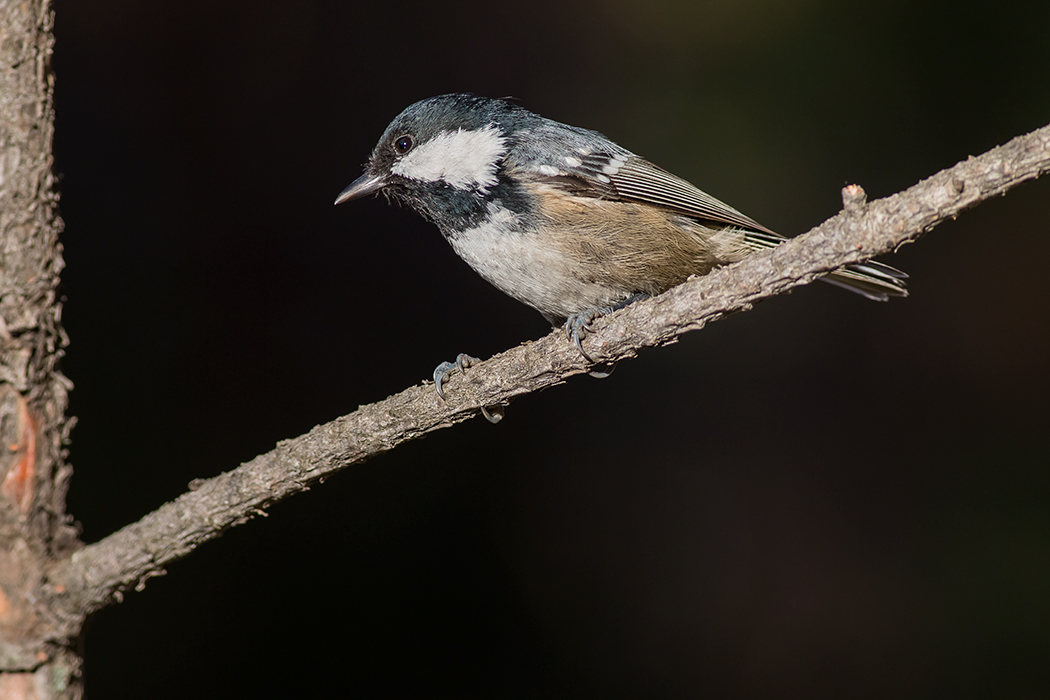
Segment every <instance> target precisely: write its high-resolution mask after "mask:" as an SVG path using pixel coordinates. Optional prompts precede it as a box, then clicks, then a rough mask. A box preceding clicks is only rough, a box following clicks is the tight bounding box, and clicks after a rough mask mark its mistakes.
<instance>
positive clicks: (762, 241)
mask: <svg viewBox="0 0 1050 700" xmlns="http://www.w3.org/2000/svg"><path fill="white" fill-rule="evenodd" d="M785 240H787V239H785V238H784V237H783V236H780V235H778V234H775V233H759V232H757V231H748V232H747V233H746V236H745V239H744V242H745V243H746V244H747V246H748V247H749V248H750V249H751V250H752V251H753V252H757V251H759V250H767V249H769V248H775V247H776V246H778V245H780V244H781V243H783V242H784V241H785ZM907 278H908V275H906V274H905V273H903V272H901V271H900V270H898V269H897V268H895V267H890V266H889V265H884V264H882V263H880V262H875V261H874V260H869V261H868V262H864V263H857V264H856V265H847V266H846V267H844V268H842V269H841V270H835V271H834V272H830V273H828V275H827V277H821V278H820V279H821V281H822V282H828V283H830V284H833V285H835V286H836V287H842V288H843V289H848V290H849V291H851V292H855V293H856V294H860V295H861V296H864V297H867V298H868V299H871V300H873V301H887V300H888V299H889V298H890V297H906V296H908V287H907V285H906V284H905V282H904V280H906V279H907Z"/></svg>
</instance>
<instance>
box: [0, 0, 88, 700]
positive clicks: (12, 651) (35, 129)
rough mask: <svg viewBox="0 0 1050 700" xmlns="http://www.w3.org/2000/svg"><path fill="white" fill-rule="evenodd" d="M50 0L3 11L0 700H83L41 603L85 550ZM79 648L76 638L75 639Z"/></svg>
mask: <svg viewBox="0 0 1050 700" xmlns="http://www.w3.org/2000/svg"><path fill="white" fill-rule="evenodd" d="M52 21H53V14H52V11H51V7H50V2H49V1H48V0H29V1H28V2H22V3H6V4H5V5H4V6H3V7H2V8H0V63H2V70H0V240H2V247H0V434H2V435H0V438H2V441H3V442H2V444H0V697H3V698H5V699H6V698H11V699H12V700H13V699H15V698H70V697H77V696H79V692H80V691H79V683H78V678H79V669H80V658H79V656H78V654H77V653H75V651H72V650H70V648H69V647H68V641H67V640H62V641H61V642H59V643H55V641H54V639H55V636H54V634H53V630H54V626H53V624H52V621H51V619H50V614H49V611H48V609H47V606H46V601H44V600H41V599H39V598H36V597H35V596H34V593H35V592H37V591H38V590H39V589H40V586H41V581H42V580H43V578H44V576H45V574H46V569H47V566H48V564H49V562H53V561H56V560H63V559H66V558H68V556H69V553H70V551H71V550H72V549H74V548H75V547H76V546H77V537H76V532H75V530H74V529H73V528H72V527H70V526H69V524H68V520H67V518H66V515H65V494H66V487H67V485H68V481H69V477H70V473H71V470H70V468H69V466H68V465H67V464H66V463H65V461H64V456H65V454H64V447H63V445H64V443H65V441H66V439H67V437H68V434H69V430H70V427H71V425H72V421H71V420H69V419H68V418H66V415H65V411H66V403H67V401H66V392H67V390H68V389H69V382H68V381H67V380H66V378H65V377H63V376H62V374H61V372H59V370H58V369H57V366H56V365H57V362H58V360H59V358H61V356H62V348H63V347H64V346H65V344H66V338H65V336H64V334H63V332H62V328H61V325H60V321H61V316H62V305H61V303H60V301H59V300H58V298H57V292H56V287H57V284H58V274H59V271H60V270H61V269H62V248H61V245H60V244H59V243H58V233H59V231H60V229H61V221H60V220H59V219H58V217H57V216H56V213H55V195H54V193H53V190H52V184H53V182H52V173H51V166H52V160H51V139H52V135H53V131H54V129H53V118H52V90H53V79H52V76H51V72H50V57H51V50H52V46H53V42H54V39H53V36H52V33H51V26H52ZM74 637H75V635H74Z"/></svg>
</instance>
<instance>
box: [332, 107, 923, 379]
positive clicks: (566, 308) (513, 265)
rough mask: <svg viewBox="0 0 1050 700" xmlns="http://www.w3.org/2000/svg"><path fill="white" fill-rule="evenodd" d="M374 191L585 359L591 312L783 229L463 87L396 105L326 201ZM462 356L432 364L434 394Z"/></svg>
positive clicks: (848, 273)
mask: <svg viewBox="0 0 1050 700" xmlns="http://www.w3.org/2000/svg"><path fill="white" fill-rule="evenodd" d="M377 192H382V193H384V194H385V195H386V196H387V198H388V199H392V200H395V201H397V202H399V203H403V204H406V205H408V206H409V207H411V208H412V209H414V210H416V211H417V212H418V213H419V214H421V215H422V216H423V217H424V218H425V219H427V220H429V221H431V222H433V223H434V224H436V225H437V228H438V230H439V231H440V232H441V234H442V235H443V236H444V238H445V240H447V241H448V242H449V243H450V244H451V246H452V249H453V250H454V251H455V252H456V253H457V254H458V255H459V256H460V257H461V258H462V259H463V260H464V261H466V263H467V264H468V265H469V266H470V267H471V268H473V269H474V271H475V272H477V273H478V274H479V275H481V277H482V278H484V279H485V280H486V281H488V282H489V283H491V284H492V285H493V286H495V287H496V288H497V289H499V290H501V291H503V292H504V293H506V294H507V295H508V296H510V297H512V298H514V299H517V300H518V301H520V302H522V303H524V304H527V305H528V306H531V307H532V308H534V309H536V310H537V311H539V312H540V314H542V315H543V317H544V318H545V319H546V320H547V321H548V322H549V323H550V324H551V325H552V326H554V327H555V328H557V327H560V326H561V327H564V328H565V332H566V334H567V336H568V338H569V339H571V340H572V341H573V342H574V343H575V345H576V347H577V348H578V349H579V352H580V353H581V354H582V355H583V357H584V358H585V359H586V360H587V361H588V362H591V363H593V360H591V358H590V356H589V355H588V354H587V352H586V351H585V349H584V346H583V342H582V341H583V340H584V339H585V338H586V335H587V332H588V331H589V330H592V323H593V322H594V321H595V320H596V319H597V318H599V317H601V316H602V315H604V314H607V313H610V312H611V311H613V310H615V309H618V308H622V307H624V306H626V305H628V304H630V303H632V302H634V301H636V300H639V299H643V298H646V297H651V296H655V295H657V294H660V293H662V292H664V291H666V290H668V289H670V288H671V287H674V286H675V285H678V284H680V283H682V282H684V281H686V280H687V279H688V278H690V277H692V276H698V275H704V274H707V273H708V272H710V271H711V270H713V269H715V268H717V267H721V266H723V265H728V264H731V263H734V262H737V261H739V260H741V259H743V258H745V257H746V256H748V255H750V254H751V253H754V252H757V251H760V250H766V249H768V248H772V247H775V246H777V245H779V244H780V243H782V242H783V241H784V240H786V238H785V237H783V236H781V235H780V234H778V233H775V232H774V231H772V230H770V229H768V228H766V227H765V226H762V225H761V224H759V223H758V222H756V221H754V220H753V219H751V218H749V217H747V216H745V215H744V214H742V213H740V212H739V211H737V210H736V209H734V208H732V207H730V206H729V205H727V204H725V203H723V202H721V201H720V200H718V199H715V198H714V197H712V196H711V195H709V194H707V193H706V192H703V191H702V190H700V189H699V188H697V187H696V186H695V185H693V184H691V183H689V182H687V181H686V180H684V179H682V178H680V177H678V176H676V175H673V174H671V173H670V172H668V171H667V170H664V169H663V168H660V167H659V166H657V165H654V164H653V163H652V162H650V161H649V160H646V159H645V158H643V157H641V156H639V155H637V154H635V153H633V152H631V151H629V150H627V149H626V148H623V147H622V146H620V145H618V144H616V143H614V142H613V141H611V140H610V139H608V138H606V137H605V136H604V135H602V134H600V133H598V132H597V131H592V130H589V129H583V128H580V127H575V126H570V125H568V124H563V123H560V122H557V121H553V120H551V119H547V118H545V117H542V116H540V115H538V114H535V113H533V112H530V111H528V110H527V109H525V108H524V107H521V106H520V105H518V104H516V103H515V102H511V101H510V100H508V99H500V98H489V97H482V96H478V95H474V94H469V93H454V94H447V95H439V96H436V97H431V98H428V99H424V100H421V101H419V102H416V103H415V104H413V105H411V106H409V107H407V108H406V109H405V110H404V111H403V112H401V114H399V115H398V116H397V117H396V118H395V119H394V120H393V121H392V122H391V123H390V125H389V126H387V128H386V130H385V131H384V132H383V135H382V137H381V138H380V139H379V142H378V143H377V144H376V146H375V148H374V149H373V151H372V153H371V156H370V157H369V159H368V161H367V163H365V165H364V173H363V174H362V175H361V176H360V177H359V178H357V179H356V180H354V182H353V183H351V184H350V185H349V186H348V187H347V188H346V189H344V190H343V191H342V192H340V193H339V196H338V197H337V198H336V200H335V203H336V204H341V203H343V202H347V201H350V200H354V199H358V198H360V197H364V196H366V195H370V194H374V193H377ZM906 277H907V275H905V274H904V273H903V272H901V271H900V270H897V269H895V268H893V267H890V266H889V265H885V264H882V263H879V262H873V261H869V262H865V263H860V264H856V265H850V266H848V267H845V268H842V269H839V270H836V271H833V272H831V273H829V274H828V275H827V276H825V277H823V278H821V279H823V280H825V281H828V282H831V283H833V284H836V285H838V286H841V287H845V288H846V289H849V290H850V291H853V292H856V293H858V294H860V295H862V296H864V297H867V298H868V299H873V300H877V301H885V300H887V299H888V298H889V297H904V296H907V294H908V292H907V288H906V285H905V282H904V280H905V278H906ZM475 361H477V360H476V358H472V357H470V356H469V355H465V354H464V355H460V356H459V357H457V360H456V362H454V363H451V362H443V363H441V364H440V365H439V366H438V368H437V370H435V373H434V381H435V384H436V386H437V392H438V395H439V396H441V397H442V398H444V393H443V391H442V383H443V382H444V381H445V380H446V379H447V377H448V374H449V373H450V372H452V371H453V370H456V369H458V370H460V371H463V370H465V369H466V367H468V366H469V365H470V363H471V362H475ZM596 376H600V374H599V375H596Z"/></svg>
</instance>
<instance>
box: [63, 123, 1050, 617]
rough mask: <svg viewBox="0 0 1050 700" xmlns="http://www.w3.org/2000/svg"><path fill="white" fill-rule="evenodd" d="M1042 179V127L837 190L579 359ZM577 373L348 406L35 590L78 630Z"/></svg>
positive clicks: (728, 309) (552, 351)
mask: <svg viewBox="0 0 1050 700" xmlns="http://www.w3.org/2000/svg"><path fill="white" fill-rule="evenodd" d="M1048 171H1050V126H1047V127H1043V128H1042V129H1039V130H1037V131H1034V132H1032V133H1031V134H1028V135H1027V136H1020V137H1018V138H1015V139H1013V140H1012V141H1010V142H1009V143H1008V144H1006V145H1004V146H1000V147H999V148H995V149H993V150H991V151H989V152H987V153H985V154H983V155H981V156H979V157H976V158H973V157H971V158H969V159H968V160H966V161H963V162H961V163H959V164H957V165H955V166H954V167H952V168H949V169H947V170H944V171H942V172H940V173H938V174H936V175H934V176H933V177H931V178H929V179H927V180H924V181H922V182H920V183H919V184H917V185H914V186H913V187H911V188H909V189H908V190H906V191H904V192H901V193H899V194H896V195H893V196H890V197H886V198H885V199H881V200H878V201H876V202H872V203H870V204H867V203H865V201H864V193H863V191H862V190H861V189H860V188H859V187H856V186H852V187H847V188H846V189H845V190H843V200H844V202H845V205H846V206H845V210H844V211H843V212H840V213H839V214H838V215H836V216H834V217H832V218H831V219H829V220H828V221H826V222H825V223H824V224H822V225H821V226H819V227H817V228H816V229H813V230H812V231H810V232H809V233H806V234H804V235H802V236H799V237H797V238H795V239H792V240H791V241H789V242H786V243H784V244H782V245H780V246H778V247H777V248H775V249H773V250H771V251H766V252H763V253H758V254H755V255H753V256H751V257H749V258H747V259H745V260H744V261H742V262H740V263H737V264H735V265H732V266H729V267H726V268H722V269H719V270H716V271H714V272H712V273H711V274H709V275H706V276H704V277H701V278H698V279H694V280H691V281H689V282H686V283H685V284H682V285H680V286H678V287H676V288H674V289H672V290H670V291H668V292H667V293H665V294H663V295H661V296H659V297H657V298H654V299H651V300H647V301H643V302H638V303H636V304H633V305H631V306H629V307H627V308H626V309H623V310H621V311H619V312H617V313H615V314H612V315H610V316H608V317H606V318H605V319H603V320H602V321H601V322H600V323H599V325H598V328H597V331H596V333H594V334H593V335H590V336H589V337H588V339H587V341H586V349H587V352H588V353H589V354H591V356H592V357H594V358H595V359H596V360H598V361H600V362H615V361H618V360H622V359H626V358H630V357H634V356H635V355H636V354H637V352H638V350H639V349H641V348H643V347H651V346H657V345H663V344H666V343H669V342H674V340H675V339H676V338H677V336H679V335H681V334H682V333H685V332H687V331H690V330H695V329H698V328H702V327H703V326H704V325H705V324H706V323H708V322H709V321H713V320H717V319H719V318H721V317H723V316H725V315H727V314H729V313H732V312H735V311H742V310H747V309H749V308H751V306H752V305H753V304H754V303H755V302H756V301H759V300H760V299H764V298H766V297H770V296H773V295H776V294H779V293H781V292H784V291H786V290H788V289H791V288H792V287H797V286H799V285H803V284H807V283H809V282H811V281H812V280H814V279H816V278H817V277H820V276H821V275H823V274H825V273H827V272H829V271H831V270H834V269H837V268H840V267H842V266H844V265H846V264H849V263H856V262H861V261H864V260H868V259H870V258H872V257H874V256H876V255H880V254H883V253H888V252H891V251H894V250H896V249H897V248H899V247H900V246H901V245H903V244H905V243H909V242H911V241H914V240H916V239H917V238H918V237H919V236H920V235H921V234H922V233H924V232H926V231H929V230H930V229H931V228H933V227H934V226H936V225H937V224H938V223H940V222H942V221H944V220H945V219H948V218H954V217H955V216H957V215H958V214H959V213H960V212H962V211H963V210H965V209H967V208H969V207H972V206H975V205H977V204H979V203H980V202H982V201H984V200H985V199H989V198H991V197H994V196H996V195H1001V194H1003V193H1005V192H1006V191H1007V190H1008V189H1010V188H1012V187H1014V186H1016V185H1018V184H1020V183H1022V182H1024V181H1026V180H1030V179H1033V178H1036V177H1039V176H1040V175H1042V174H1043V173H1046V172H1048ZM587 370H588V365H587V364H586V363H585V362H584V361H583V359H582V358H581V357H580V354H579V352H578V351H577V350H576V349H575V348H574V347H573V346H572V344H571V343H569V342H567V341H566V340H565V338H564V336H563V334H561V333H557V332H556V333H551V334H550V335H548V336H547V337H545V338H542V339H540V340H538V341H535V342H529V343H525V344H524V345H521V346H519V347H516V348H513V349H511V350H508V351H506V352H504V353H501V354H499V355H496V356H495V357H493V358H491V359H489V360H487V361H485V362H483V363H480V364H478V365H475V366H473V367H471V368H470V370H469V371H468V372H466V373H465V374H456V375H454V376H453V378H452V381H450V382H449V383H448V385H447V388H446V394H447V396H448V402H447V403H445V402H443V401H442V400H441V399H439V398H438V396H437V394H436V392H435V391H434V389H433V387H432V386H429V385H426V384H424V385H421V386H413V387H410V388H408V389H406V390H404V391H402V392H401V393H400V394H397V395H395V396H391V397H390V398H387V399H385V400H383V401H380V402H377V403H374V404H371V405H368V406H362V407H361V408H359V409H358V410H357V411H355V412H354V413H351V414H350V415H348V416H344V417H342V418H338V419H336V420H334V421H332V422H330V423H327V424H325V425H321V426H317V427H316V428H314V429H313V430H311V431H310V432H309V433H307V434H306V435H303V436H301V437H298V438H296V439H294V440H286V441H283V442H281V443H279V444H278V445H277V447H276V448H275V449H274V450H272V451H270V452H268V453H266V454H264V455H260V456H258V457H256V458H255V459H253V460H252V461H250V462H248V463H246V464H243V465H241V466H240V467H238V468H237V469H234V470H233V471H230V472H226V473H224V474H221V475H219V476H217V477H215V478H212V479H208V480H203V481H200V482H195V483H194V484H191V486H190V489H191V490H190V491H189V492H187V493H185V494H183V495H182V496H180V497H179V498H177V499H175V500H174V501H172V502H171V503H167V504H165V505H163V506H161V507H160V508H159V509H157V510H156V511H154V512H153V513H150V514H149V515H147V516H146V517H144V518H143V519H142V520H140V521H139V522H137V523H134V524H132V525H129V526H127V527H125V528H124V529H122V530H120V531H119V532H116V533H114V534H112V535H110V536H109V537H107V538H105V539H104V540H102V541H100V542H97V543H95V544H92V545H90V546H87V547H85V548H83V549H81V550H80V551H78V552H76V553H75V554H73V555H72V556H71V557H70V558H68V559H66V560H64V561H61V562H59V564H58V565H56V567H55V568H54V569H53V570H52V571H51V573H50V577H49V583H48V585H47V588H46V590H44V591H42V594H43V595H44V596H45V597H50V599H51V600H52V602H53V604H54V605H53V609H54V611H55V614H56V615H58V616H59V617H60V618H61V619H60V622H61V625H60V626H62V627H64V628H65V629H66V630H67V631H75V630H78V629H79V626H80V624H81V623H82V621H83V618H84V616H85V615H87V614H89V613H91V612H93V611H95V610H98V609H100V608H102V607H104V606H106V605H108V604H109V603H110V602H112V601H113V600H118V601H119V600H120V599H121V598H122V595H123V592H124V591H125V590H127V589H128V588H129V587H132V586H134V587H135V588H136V589H137V590H141V588H142V586H143V585H144V583H145V581H146V579H148V578H149V577H151V576H156V575H160V574H162V573H164V571H163V567H164V566H166V565H167V564H168V563H170V562H172V561H174V560H175V559H178V558H180V557H184V556H186V555H187V554H189V553H190V552H191V551H193V549H195V548H196V547H197V546H198V545H200V544H201V543H203V542H206V541H208V540H210V539H212V538H214V537H217V536H218V535H219V534H221V533H222V532H223V531H224V530H225V529H227V528H229V527H233V526H234V525H240V524H241V523H244V522H246V521H247V520H249V519H251V517H252V516H253V514H262V513H263V511H262V509H264V508H266V507H267V506H269V505H271V504H273V503H276V502H277V501H280V500H282V499H284V498H286V497H288V496H290V495H292V494H294V493H297V492H299V491H303V490H305V489H306V488H307V487H308V486H309V485H310V484H313V483H314V482H316V481H318V480H320V479H322V478H324V477H326V476H328V475H330V474H332V473H334V472H337V471H339V470H341V469H344V468H346V467H348V466H350V465H352V464H356V463H359V462H362V461H364V460H366V459H368V458H369V457H372V456H373V455H376V454H378V453H381V452H385V451H386V450H390V449H393V448H394V447H396V446H397V445H399V444H401V443H403V442H406V441H408V440H413V439H415V438H419V437H422V436H424V435H426V434H427V433H429V432H431V431H434V430H438V429H441V428H447V427H449V426H452V425H454V424H456V423H459V422H461V421H465V420H467V419H469V418H473V417H474V416H476V415H477V414H478V412H479V410H480V409H481V407H484V406H497V405H505V404H506V403H508V402H510V401H511V400H512V399H514V398H515V397H517V396H521V395H523V394H528V393H531V392H534V391H538V390H540V389H545V388H547V387H551V386H554V385H556V384H560V383H562V382H564V381H565V380H566V379H567V378H569V377H571V376H573V375H576V374H580V373H583V372H586V371H587Z"/></svg>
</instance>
